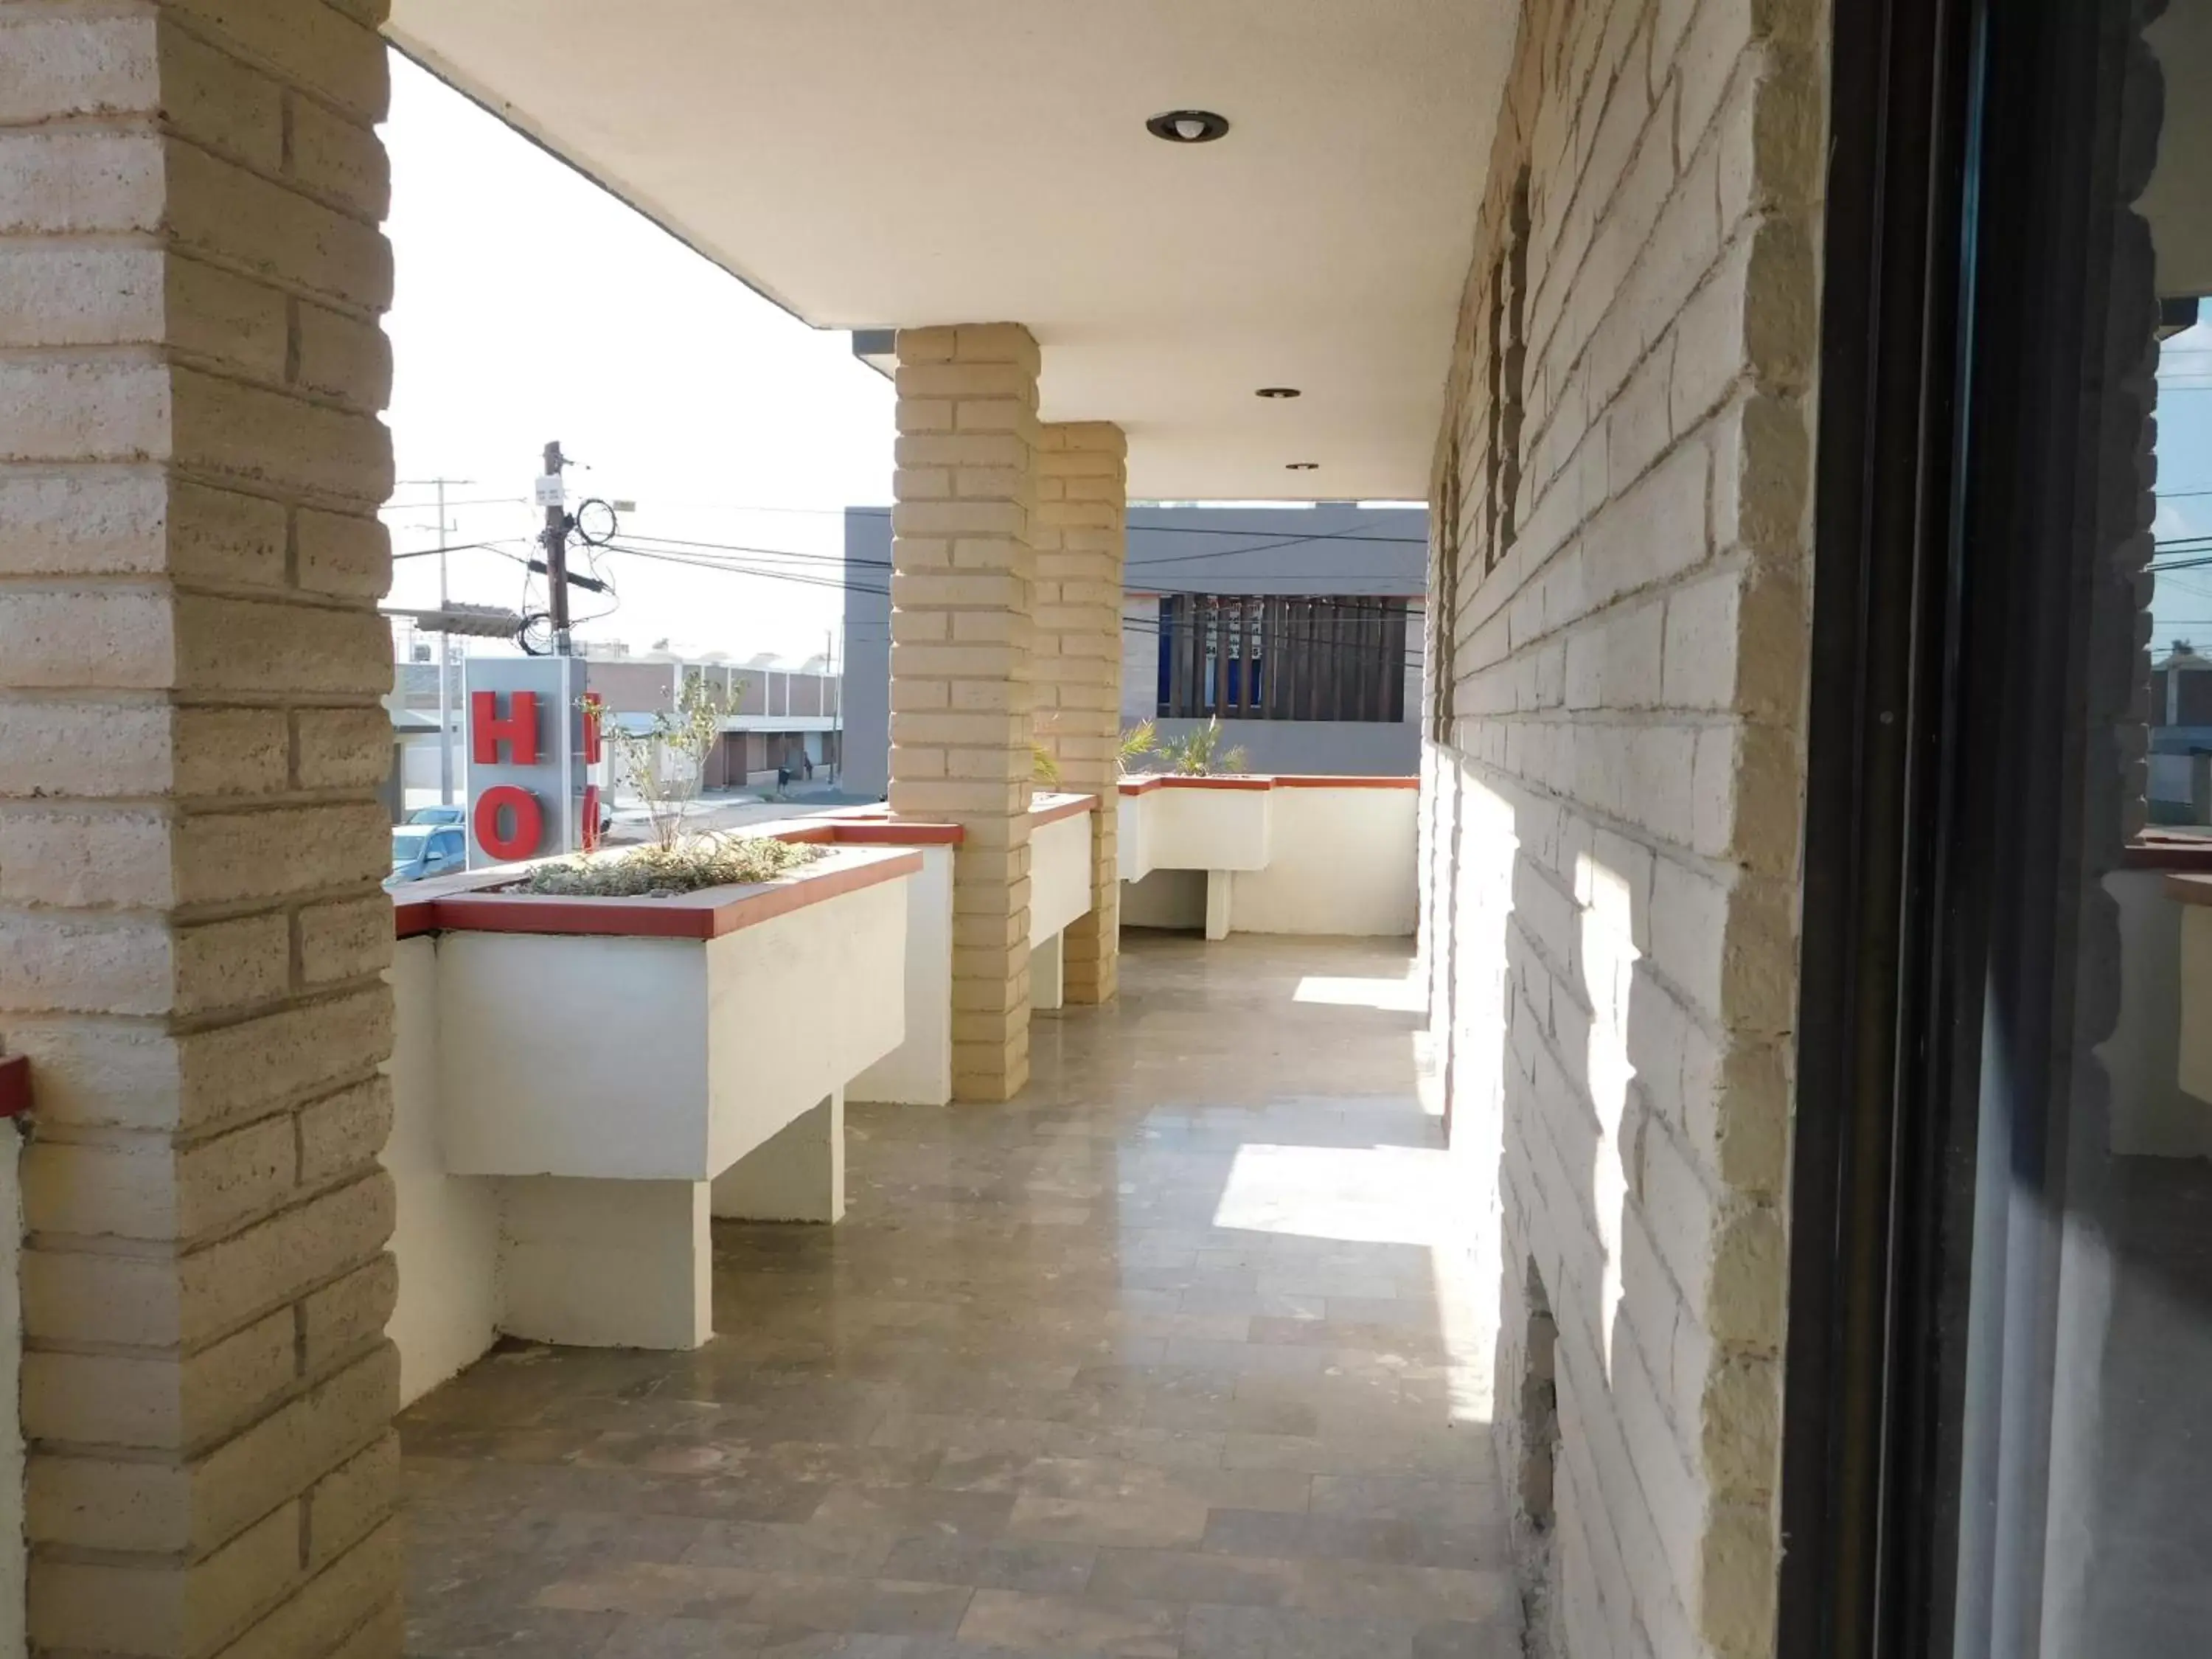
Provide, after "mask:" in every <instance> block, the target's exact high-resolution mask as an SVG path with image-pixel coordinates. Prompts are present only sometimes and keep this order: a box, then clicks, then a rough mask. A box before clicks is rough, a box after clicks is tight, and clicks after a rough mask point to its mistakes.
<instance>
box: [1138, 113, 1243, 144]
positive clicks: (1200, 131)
mask: <svg viewBox="0 0 2212 1659" xmlns="http://www.w3.org/2000/svg"><path fill="white" fill-rule="evenodd" d="M1145 131H1147V132H1149V133H1151V134H1152V137H1155V138H1164V139H1166V140H1167V141H1168V143H1170V144H1210V143H1212V142H1213V141H1214V140H1215V139H1217V138H1218V137H1221V135H1222V134H1223V133H1225V132H1226V131H1229V118H1228V117H1227V116H1225V115H1216V114H1215V113H1214V112H1212V110H1210V109H1171V110H1170V111H1168V112H1167V113H1166V114H1164V115H1155V116H1154V117H1152V119H1151V120H1149V121H1147V122H1146V123H1145Z"/></svg>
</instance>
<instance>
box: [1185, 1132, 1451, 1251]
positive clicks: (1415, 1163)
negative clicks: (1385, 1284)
mask: <svg viewBox="0 0 2212 1659" xmlns="http://www.w3.org/2000/svg"><path fill="white" fill-rule="evenodd" d="M1448 1169H1449V1160H1448V1159H1447V1158H1446V1157H1445V1155H1444V1154H1443V1153H1442V1152H1429V1151H1426V1150H1425V1149H1423V1148H1420V1147H1417V1146H1373V1147H1367V1148H1360V1147H1356V1146H1270V1145H1267V1144H1266V1143H1264V1142H1261V1143H1254V1144H1251V1145H1248V1146H1241V1147H1239V1148H1238V1149H1237V1157H1236V1160H1235V1162H1234V1163H1232V1164H1231V1166H1230V1170H1229V1180H1228V1182H1227V1183H1226V1184H1225V1186H1224V1187H1223V1188H1222V1190H1221V1201H1220V1203H1219V1204H1218V1206H1216V1207H1215V1209H1214V1212H1213V1225H1215V1226H1217V1227H1237V1228H1241V1229H1243V1231H1247V1232H1257V1233H1291V1234H1295V1235H1297V1237H1302V1238H1330V1239H1338V1240H1341V1241H1343V1242H1344V1243H1352V1244H1428V1243H1431V1242H1433V1241H1434V1240H1435V1238H1436V1237H1437V1233H1438V1231H1439V1230H1440V1226H1441V1221H1442V1217H1443V1199H1444V1185H1443V1177H1444V1176H1445V1174H1446V1172H1447V1170H1448Z"/></svg>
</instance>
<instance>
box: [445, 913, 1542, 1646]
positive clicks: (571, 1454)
mask: <svg viewBox="0 0 2212 1659" xmlns="http://www.w3.org/2000/svg"><path fill="white" fill-rule="evenodd" d="M1125 949H1126V954H1125V956H1124V958H1123V963H1122V969H1121V972H1122V981H1121V1000H1120V1002H1119V1003H1118V1005H1116V1006H1109V1007H1107V1008H1103V1009H1084V1010H1079V1011H1075V1012H1070V1013H1069V1014H1067V1015H1066V1016H1064V1017H1060V1018H1040V1019H1039V1020H1038V1022H1037V1024H1036V1028H1035V1035H1034V1038H1033V1075H1032V1079H1031V1081H1030V1084H1029V1085H1028V1087H1027V1088H1026V1089H1025V1090H1024V1091H1023V1092H1022V1094H1021V1095H1020V1096H1019V1097H1018V1098H1017V1099H1016V1100H1015V1101H1014V1102H1013V1103H1011V1104H1008V1105H1004V1106H975V1107H968V1106H961V1107H953V1108H951V1109H920V1108H911V1107H908V1108H873V1107H871V1108H855V1109H854V1110H853V1111H852V1113H851V1116H850V1119H849V1124H850V1134H851V1140H852V1151H851V1157H852V1159H853V1167H852V1171H851V1190H852V1200H853V1201H852V1209H851V1212H850V1214H849V1216H848V1219H847V1221H846V1222H845V1223H844V1224H843V1225H840V1226H838V1227H836V1228H834V1229H830V1228H801V1227H766V1226H745V1225H730V1224H725V1223H717V1224H716V1236H715V1242H716V1261H715V1274H716V1283H715V1326H716V1329H717V1331H718V1333H719V1335H718V1336H717V1338H716V1340H714V1342H713V1343H712V1344H710V1345H709V1346H707V1347H705V1348H703V1349H702V1350H700V1351H698V1352H690V1353H641V1352H587V1351H580V1350H563V1351H556V1350H548V1349H544V1348H526V1347H511V1348H508V1349H505V1350H502V1351H501V1352H497V1353H495V1355H493V1356H492V1357H491V1358H489V1359H487V1360H485V1361H484V1362H483V1363H482V1364H478V1365H477V1366H476V1367H475V1368H474V1369H473V1370H471V1371H469V1372H468V1373H466V1374H465V1375H464V1376H462V1377H460V1378H459V1379H458V1380H457V1381H455V1382H454V1383H451V1384H449V1385H447V1387H445V1388H443V1389H440V1390H438V1391H436V1392H435V1393H434V1394H432V1395H429V1396H428V1397H427V1398H426V1399H424V1400H423V1401H421V1402H420V1403H419V1404H418V1405H417V1406H416V1407H414V1408H413V1409H412V1410H411V1411H410V1412H409V1413H407V1414H406V1415H405V1416H404V1418H403V1419H401V1425H402V1430H403V1436H404V1451H405V1457H406V1467H407V1489H408V1494H409V1498H410V1547H411V1550H412V1570H411V1578H410V1586H409V1643H408V1651H409V1653H410V1655H412V1656H417V1659H460V1656H465V1655H466V1656H474V1655H480V1654H528V1655H530V1656H532V1659H569V1656H586V1655H591V1656H599V1659H647V1656H655V1659H672V1656H679V1655H714V1656H746V1655H752V1654H765V1655H777V1656H791V1659H796V1656H806V1659H817V1656H831V1655H844V1656H855V1659H986V1656H994V1655H996V1656H1006V1659H1011V1656H1016V1655H1044V1654H1049V1655H1054V1656H1060V1659H1075V1656H1084V1655H1112V1656H1120V1659H1183V1656H1187V1659H1336V1656H1342V1659H1447V1656H1480V1659H1504V1656H1507V1655H1509V1654H1514V1653H1517V1652H1518V1650H1519V1649H1518V1643H1517V1640H1516V1635H1515V1632H1516V1629H1517V1609H1516V1606H1515V1598H1514V1594H1513V1590H1512V1588H1511V1578H1510V1572H1509V1571H1508V1565H1509V1564H1508V1561H1507V1559H1506V1554H1505V1544H1504V1528H1503V1524H1502V1520H1501V1516H1502V1511H1503V1503H1502V1498H1501V1494H1500V1492H1499V1490H1498V1484H1497V1477H1496V1474H1495V1472H1494V1464H1493V1462H1492V1449H1491V1443H1490V1438H1489V1435H1488V1433H1487V1430H1486V1425H1485V1422H1484V1419H1486V1417H1487V1415H1488V1413H1489V1404H1488V1396H1489V1378H1488V1370H1489V1364H1490V1356H1489V1355H1488V1354H1486V1353H1476V1352H1472V1351H1471V1345H1470V1344H1468V1343H1467V1342H1466V1341H1465V1340H1455V1331H1463V1330H1464V1329H1465V1328H1467V1327H1468V1326H1469V1325H1470V1324H1471V1323H1472V1319H1471V1317H1470V1315H1471V1312H1472V1304H1471V1302H1470V1300H1469V1298H1471V1297H1474V1296H1475V1295H1478V1294H1482V1293H1483V1292H1480V1291H1474V1290H1471V1289H1468V1288H1466V1287H1465V1286H1464V1285H1461V1284H1458V1283H1455V1282H1454V1281H1455V1270H1454V1269H1455V1263H1457V1262H1459V1261H1461V1260H1462V1257H1461V1255H1460V1252H1459V1250H1458V1248H1457V1246H1456V1243H1455V1238H1454V1236H1453V1232H1452V1226H1451V1218H1452V1217H1453V1215H1454V1212H1455V1206H1454V1205H1453V1203H1452V1202H1451V1200H1452V1196H1453V1183H1451V1182H1449V1179H1448V1175H1447V1158H1446V1155H1445V1154H1444V1153H1443V1152H1442V1151H1441V1150H1439V1149H1440V1147H1441V1145H1442V1135H1441V1133H1440V1131H1439V1127H1438V1125H1437V1121H1436V1120H1435V1119H1434V1118H1433V1117H1432V1116H1431V1115H1429V1113H1428V1112H1427V1111H1426V1110H1425V1108H1424V1106H1423V1104H1422V1101H1421V1094H1420V1090H1419V1054H1418V1053H1417V1048H1416V1044H1417V1041H1418V1040H1419V1039H1418V1036H1417V1033H1418V1030H1419V1025H1420V1024H1421V1020H1420V1017H1419V1013H1418V1012H1416V1010H1417V1008H1418V1006H1419V1003H1418V991H1417V985H1416V982H1415V981H1413V980H1412V979H1411V977H1410V974H1411V969H1412V964H1411V963H1410V961H1409V959H1408V957H1407V954H1406V951H1405V949H1404V947H1403V946H1402V945H1399V944H1398V943H1396V942H1395V941H1393V942H1389V943H1368V942H1359V941H1343V940H1319V939H1262V938H1258V937H1253V936H1238V937H1237V938H1233V939H1230V940H1228V941H1225V942H1223V943H1217V944H1212V945H1206V944H1202V943H1200V942H1199V941H1197V940H1194V939H1181V938H1165V937H1153V938H1150V939H1144V940H1142V941H1141V942H1140V941H1139V937H1138V936H1136V935H1132V936H1131V938H1130V939H1129V940H1128V941H1127V945H1126V947H1125ZM1487 1294H1489V1295H1491V1296H1493V1297H1494V1296H1495V1295H1496V1287H1495V1285H1491V1286H1490V1287H1489V1289H1488V1291H1487Z"/></svg>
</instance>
